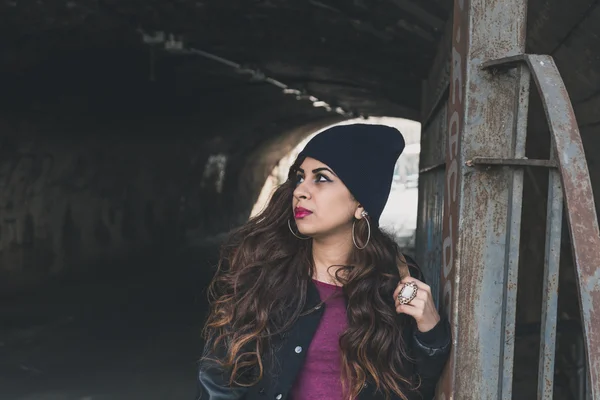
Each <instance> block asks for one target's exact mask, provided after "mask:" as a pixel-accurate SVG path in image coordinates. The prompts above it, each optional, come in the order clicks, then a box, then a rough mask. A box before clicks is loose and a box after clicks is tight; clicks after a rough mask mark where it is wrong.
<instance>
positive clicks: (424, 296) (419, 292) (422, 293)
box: [415, 290, 431, 300]
mask: <svg viewBox="0 0 600 400" xmlns="http://www.w3.org/2000/svg"><path fill="white" fill-rule="evenodd" d="M430 297H431V293H429V292H427V291H425V290H417V297H415V299H421V300H428V299H429V298H430Z"/></svg>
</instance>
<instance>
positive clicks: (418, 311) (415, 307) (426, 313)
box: [394, 276, 440, 332]
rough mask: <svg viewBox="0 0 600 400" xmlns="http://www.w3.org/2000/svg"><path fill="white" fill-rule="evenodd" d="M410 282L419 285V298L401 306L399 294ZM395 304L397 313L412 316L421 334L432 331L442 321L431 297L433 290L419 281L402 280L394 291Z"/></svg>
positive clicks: (409, 278) (408, 278) (411, 279)
mask: <svg viewBox="0 0 600 400" xmlns="http://www.w3.org/2000/svg"><path fill="white" fill-rule="evenodd" d="M410 282H412V283H414V284H415V285H417V288H418V290H417V296H416V297H415V298H414V299H412V301H411V302H410V303H408V304H400V301H399V300H398V294H399V293H400V292H401V291H402V289H403V288H404V284H405V283H410ZM394 303H395V305H396V312H397V313H398V314H400V313H402V314H408V315H410V316H412V317H413V318H414V319H415V321H417V329H419V331H421V332H427V331H430V330H431V329H433V327H434V326H436V325H437V323H438V322H439V321H440V315H439V314H438V312H437V310H436V309H435V304H434V303H433V297H432V296H431V288H430V287H429V285H426V284H424V283H423V282H421V281H419V280H418V279H415V278H412V277H410V276H408V277H406V278H404V279H402V280H401V281H400V283H399V284H398V287H397V288H396V290H395V291H394Z"/></svg>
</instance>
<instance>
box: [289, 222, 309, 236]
mask: <svg viewBox="0 0 600 400" xmlns="http://www.w3.org/2000/svg"><path fill="white" fill-rule="evenodd" d="M288 228H290V232H292V235H294V236H296V237H297V238H298V239H300V240H308V239H311V237H310V236H307V237H302V236H298V235H296V233H295V232H294V230H293V229H292V225H291V224H290V219H289V218H288Z"/></svg>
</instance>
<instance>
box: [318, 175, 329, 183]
mask: <svg viewBox="0 0 600 400" xmlns="http://www.w3.org/2000/svg"><path fill="white" fill-rule="evenodd" d="M317 182H331V179H329V178H328V177H327V176H325V175H323V174H317Z"/></svg>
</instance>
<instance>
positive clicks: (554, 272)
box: [537, 149, 563, 400]
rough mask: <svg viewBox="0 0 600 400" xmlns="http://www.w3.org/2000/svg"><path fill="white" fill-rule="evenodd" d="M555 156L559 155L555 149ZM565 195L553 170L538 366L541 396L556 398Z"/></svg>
mask: <svg viewBox="0 0 600 400" xmlns="http://www.w3.org/2000/svg"><path fill="white" fill-rule="evenodd" d="M551 152H552V154H551V156H550V158H551V159H554V158H555V155H554V153H555V151H554V149H552V150H551ZM562 212H563V195H562V185H561V183H560V174H559V172H558V171H555V170H553V171H549V177H548V209H547V211H546V213H547V219H546V254H545V257H544V281H543V282H544V291H543V292H542V296H543V298H542V325H541V328H542V329H541V337H540V358H539V368H538V392H537V398H538V400H552V394H553V389H554V385H553V383H554V360H555V351H556V323H557V316H556V313H557V307H558V269H559V265H560V242H561V232H562Z"/></svg>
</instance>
